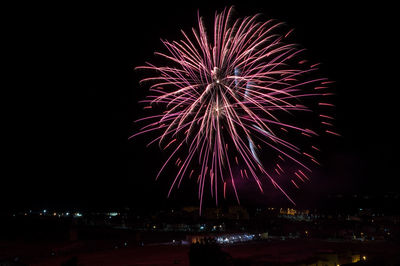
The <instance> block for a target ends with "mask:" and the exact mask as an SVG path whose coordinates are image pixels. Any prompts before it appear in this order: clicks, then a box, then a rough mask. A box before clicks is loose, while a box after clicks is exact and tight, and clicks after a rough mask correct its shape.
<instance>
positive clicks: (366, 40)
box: [0, 0, 400, 210]
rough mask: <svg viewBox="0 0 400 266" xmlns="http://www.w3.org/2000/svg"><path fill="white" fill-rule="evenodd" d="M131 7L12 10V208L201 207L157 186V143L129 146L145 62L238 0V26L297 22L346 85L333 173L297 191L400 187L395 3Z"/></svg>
mask: <svg viewBox="0 0 400 266" xmlns="http://www.w3.org/2000/svg"><path fill="white" fill-rule="evenodd" d="M131 2H132V4H130V5H118V4H95V5H89V4H86V5H68V4H65V5H63V4H56V5H40V6H37V5H29V6H13V7H7V8H4V9H3V12H4V13H6V14H7V15H8V16H7V18H6V23H5V24H4V25H5V28H6V30H5V32H3V38H2V39H3V42H6V48H3V56H5V60H3V67H5V73H4V72H3V74H5V77H6V80H7V84H6V85H3V87H2V92H3V97H2V103H3V104H2V105H3V107H5V108H3V112H2V117H3V123H2V125H3V126H2V132H3V134H4V133H5V136H4V137H3V138H2V147H4V148H3V149H2V154H3V159H2V165H3V167H2V175H1V178H0V188H1V193H0V210H8V209H13V208H42V207H45V208H52V207H54V208H102V207H115V206H116V207H121V206H130V207H132V208H146V207H150V208H157V207H158V206H165V205H168V204H174V202H175V203H176V202H180V203H182V202H183V201H184V203H185V204H186V203H187V204H195V205H197V204H198V203H197V201H196V200H195V194H196V190H190V189H187V190H181V191H178V193H174V194H173V199H171V200H168V201H167V200H165V199H166V194H167V192H168V186H169V182H170V181H171V179H172V177H173V176H172V174H171V175H170V176H169V175H164V176H162V178H161V180H159V181H157V182H155V181H154V179H155V176H156V174H157V172H158V169H159V168H160V167H161V166H162V161H163V160H164V159H165V158H166V154H162V153H160V152H159V150H158V147H157V146H154V147H152V148H146V147H145V145H146V143H147V142H146V137H141V138H137V139H135V140H128V137H129V136H130V135H132V134H133V133H134V132H135V130H136V129H137V127H136V126H135V125H134V123H133V121H134V120H135V119H138V118H140V117H141V116H142V115H143V114H144V112H143V111H142V109H141V107H142V106H141V105H139V104H138V103H137V102H138V101H139V100H141V99H143V97H144V96H145V94H146V87H142V86H139V84H138V81H139V79H140V77H142V74H141V73H138V72H136V71H134V67H135V66H138V65H142V64H144V62H145V61H151V60H152V59H154V55H153V52H154V51H155V50H160V49H161V48H162V46H161V42H160V38H165V39H168V40H174V39H177V38H178V37H180V29H183V30H186V31H190V29H191V27H192V26H195V25H196V14H197V9H200V13H201V14H202V15H203V16H204V17H205V18H206V19H209V20H208V21H212V19H213V16H214V11H215V10H221V9H222V8H223V7H224V6H229V5H231V4H234V5H235V6H236V11H237V13H236V14H237V15H238V16H240V17H242V16H246V15H253V14H255V13H258V12H261V13H263V14H264V18H266V19H268V18H275V19H278V20H280V21H285V22H287V24H288V25H289V26H290V27H292V28H295V32H294V39H295V40H296V41H297V43H300V44H301V45H302V46H304V47H305V48H307V49H308V55H309V57H310V58H311V59H312V60H315V61H320V62H321V63H322V69H321V72H322V73H323V74H324V75H325V76H326V77H328V78H329V79H331V80H335V81H336V83H335V85H334V87H333V88H334V90H335V92H336V96H335V98H334V100H335V103H336V105H337V109H336V110H337V111H336V118H337V130H338V132H340V133H341V134H342V137H340V138H330V139H329V140H326V141H324V143H322V145H321V146H322V149H323V156H322V158H321V162H322V167H321V168H320V169H317V170H316V174H315V177H313V180H312V182H311V183H310V184H309V185H308V186H307V187H305V188H304V189H303V190H302V191H300V192H298V193H297V195H295V196H296V197H297V198H298V199H299V200H300V201H301V200H302V199H307V198H308V199H313V200H315V199H316V200H318V198H319V197H322V196H323V195H326V194H329V193H383V192H389V191H393V192H399V191H400V189H399V187H398V186H397V185H396V184H397V182H398V181H397V179H398V176H399V175H398V170H397V168H398V165H399V163H398V156H397V150H395V149H396V148H395V146H396V144H398V131H397V129H395V127H396V124H397V123H398V121H399V119H398V113H399V112H398V110H397V108H398V107H397V106H398V102H399V101H398V99H397V96H396V93H397V90H398V82H397V81H398V78H397V77H398V73H397V70H398V62H399V60H398V43H397V41H395V38H396V35H397V33H398V15H397V14H395V11H396V8H394V7H393V6H390V5H385V4H384V2H383V1H377V2H376V3H370V2H371V1H364V2H363V3H362V4H359V5H351V6H349V5H348V4H344V2H342V3H340V2H337V1H328V2H327V1H319V3H318V4H317V3H312V2H309V1H292V2H290V1H249V0H246V1H242V2H240V1H235V2H232V1H226V2H217V1H215V3H214V4H211V3H208V4H205V3H203V2H201V1H199V2H197V3H196V2H195V1H187V2H186V3H177V2H173V1H164V3H163V4H160V3H157V2H154V1H141V2H143V3H141V4H140V5H139V4H135V3H134V2H133V1H131ZM294 2H296V3H297V4H295V3H294ZM300 2H303V3H300ZM367 2H368V3H367ZM266 186H269V184H266ZM192 194H194V195H192ZM276 196H277V197H278V198H279V199H280V200H282V201H285V199H284V198H283V197H282V196H281V195H276ZM244 198H246V195H244ZM295 199H296V198H295ZM268 200H269V199H268V197H266V196H265V195H264V196H262V197H260V198H258V200H256V201H257V202H258V204H269V203H270V202H269V201H268ZM249 202H251V199H249ZM207 204H208V206H214V203H212V202H211V203H207Z"/></svg>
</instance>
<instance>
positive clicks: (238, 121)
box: [132, 8, 339, 213]
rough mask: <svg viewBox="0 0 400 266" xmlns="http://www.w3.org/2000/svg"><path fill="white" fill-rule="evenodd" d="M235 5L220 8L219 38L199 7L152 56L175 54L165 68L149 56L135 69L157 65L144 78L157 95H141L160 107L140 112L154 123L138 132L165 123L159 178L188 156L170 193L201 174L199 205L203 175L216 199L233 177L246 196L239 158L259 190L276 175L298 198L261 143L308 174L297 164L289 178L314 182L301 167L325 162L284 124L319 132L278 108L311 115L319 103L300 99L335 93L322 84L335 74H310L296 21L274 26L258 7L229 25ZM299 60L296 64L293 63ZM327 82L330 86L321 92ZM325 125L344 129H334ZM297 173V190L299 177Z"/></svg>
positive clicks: (294, 129)
mask: <svg viewBox="0 0 400 266" xmlns="http://www.w3.org/2000/svg"><path fill="white" fill-rule="evenodd" d="M232 12H233V9H232V8H229V9H225V10H224V11H222V12H221V13H219V14H218V13H216V15H215V18H214V31H213V34H212V36H213V39H212V40H210V39H209V36H208V34H207V31H206V27H205V25H204V22H203V19H202V18H201V17H200V15H198V30H195V29H194V28H193V29H192V35H193V37H192V38H191V37H190V35H188V34H186V33H185V32H184V31H182V34H183V39H181V40H179V41H172V42H170V41H166V40H162V43H163V44H164V46H165V48H166V50H167V51H166V52H165V53H162V52H156V53H155V54H156V55H158V56H161V57H162V58H163V60H165V61H167V62H168V63H167V64H166V65H165V66H155V65H153V64H150V63H147V65H146V66H140V67H137V68H136V69H141V70H146V71H152V72H153V73H154V75H153V76H150V77H147V78H144V79H142V80H141V83H149V84H151V85H150V87H149V91H150V92H151V95H149V96H147V98H146V99H145V100H144V101H142V103H144V104H147V106H146V107H145V108H146V109H149V110H154V109H155V110H156V111H157V110H158V111H159V110H161V111H160V112H161V114H160V113H158V114H156V115H150V116H148V117H145V118H142V119H139V120H137V122H143V121H150V122H148V124H147V125H146V126H144V127H142V128H141V130H140V131H139V132H138V133H136V134H134V135H133V136H132V137H134V136H137V135H140V134H143V133H147V132H153V131H159V132H160V135H159V136H158V137H156V138H155V139H153V140H152V141H151V142H150V143H149V144H148V145H150V144H152V143H155V142H158V143H159V146H160V148H161V149H163V150H167V149H169V150H171V149H172V152H171V154H170V156H169V157H168V159H167V160H166V162H165V163H164V164H163V166H162V168H161V170H160V172H159V173H158V175H157V178H158V177H159V176H160V174H161V172H162V171H163V170H164V169H165V167H166V166H167V164H168V163H169V162H170V161H171V160H172V158H174V157H176V156H178V154H180V155H181V156H182V154H183V155H184V156H185V157H184V159H183V160H181V159H180V157H179V159H178V160H177V161H176V164H177V165H178V168H179V170H178V174H177V175H176V176H175V178H174V180H173V182H172V185H171V187H170V190H169V192H168V196H169V195H170V194H171V192H172V190H173V188H174V187H179V186H180V184H181V182H182V180H183V178H184V176H185V175H186V174H187V172H188V171H189V172H190V177H191V176H192V175H193V173H194V172H198V173H199V175H198V179H197V183H198V198H199V200H200V213H201V205H202V202H203V195H204V190H205V187H206V182H207V183H208V182H209V185H210V189H211V196H212V197H214V198H215V201H216V203H217V204H218V187H219V186H223V189H222V190H223V195H224V198H226V187H227V185H229V184H230V185H231V187H232V189H233V191H234V194H235V197H236V199H237V201H238V202H239V196H238V192H237V185H236V184H237V183H236V181H235V180H236V179H237V178H238V177H236V176H235V174H234V173H235V169H236V168H235V167H236V166H234V164H231V161H232V160H233V159H234V161H235V162H236V165H238V166H239V160H240V162H241V163H240V165H241V167H242V169H243V171H242V170H240V172H241V174H242V176H243V178H249V177H251V178H252V180H254V181H255V182H256V184H257V186H258V187H259V189H260V191H263V188H262V180H269V181H270V182H271V183H272V184H273V186H274V187H275V188H277V189H278V190H280V191H281V192H282V193H283V194H284V195H285V196H286V197H287V198H288V199H289V200H290V201H292V199H291V198H290V197H289V196H288V194H287V193H286V192H285V191H284V190H283V188H281V185H280V184H278V181H277V180H276V178H274V174H275V172H276V173H278V174H279V175H281V174H283V173H285V171H284V170H283V169H282V167H283V166H281V165H278V164H276V165H277V166H278V168H279V170H280V172H279V171H278V169H276V168H275V171H274V168H272V169H271V171H269V170H267V169H265V167H264V165H263V163H262V158H260V157H259V155H260V154H258V153H259V151H261V149H262V147H261V146H260V145H262V144H265V146H266V147H267V149H268V148H269V150H270V151H271V152H276V153H277V157H278V158H279V159H280V160H282V161H284V158H287V159H289V161H292V162H294V163H295V165H298V167H299V168H298V169H297V171H298V172H299V173H300V174H301V175H300V174H298V173H297V171H294V173H293V174H292V177H293V176H296V177H297V178H299V179H300V180H301V181H303V182H304V179H306V180H308V177H307V175H305V174H304V173H303V172H302V171H301V169H303V170H304V171H308V172H311V169H310V167H308V166H307V164H308V163H309V162H310V160H311V161H313V162H316V163H318V162H317V161H316V159H315V157H314V156H313V155H311V154H310V153H311V152H315V151H316V148H315V146H312V147H313V148H312V149H311V151H310V150H309V151H308V152H304V151H300V150H301V148H299V147H298V145H295V144H293V143H291V141H290V140H289V139H284V138H285V137H284V136H281V135H280V134H279V133H278V132H277V130H278V129H279V130H281V131H283V132H286V133H287V132H289V131H290V132H294V133H299V134H300V135H304V136H307V137H312V136H317V135H318V134H317V133H316V132H315V131H313V130H310V129H307V128H303V127H302V126H301V125H298V124H299V123H297V124H293V123H292V122H286V121H285V119H283V117H282V118H281V117H280V116H281V113H282V111H283V112H284V113H287V114H289V116H293V115H294V113H295V112H309V113H313V112H314V110H313V109H312V106H307V105H305V104H304V103H303V100H304V101H305V102H306V100H307V99H309V98H310V97H311V98H312V97H313V98H316V97H320V96H321V97H325V96H328V95H330V93H326V91H324V90H325V89H326V88H328V87H327V86H329V83H330V81H328V80H327V79H325V78H309V76H310V75H312V74H313V73H314V72H315V71H316V70H317V69H318V68H317V67H318V66H319V64H318V63H317V64H313V65H311V66H307V60H303V59H301V58H300V59H299V58H298V57H299V55H300V54H301V53H302V52H303V51H304V49H299V48H297V46H296V45H294V44H290V43H287V42H286V38H287V37H288V36H289V34H290V33H291V32H292V31H293V30H292V29H291V30H289V31H288V32H287V33H283V34H278V33H275V31H277V30H278V29H279V28H280V27H281V26H282V25H283V23H279V22H276V21H274V20H269V21H267V22H264V23H261V22H259V21H258V18H259V15H255V16H250V17H245V18H243V19H237V20H235V21H233V23H231V21H232ZM295 60H297V61H296V62H297V64H296V63H293V62H294V61H295ZM320 90H321V91H323V92H321V93H319V91H320ZM316 105H317V106H318V107H320V108H329V107H331V108H332V107H333V105H332V104H330V103H328V102H327V101H326V100H325V99H324V100H318V101H316ZM326 113H327V112H326ZM319 119H320V120H324V119H325V120H326V119H328V120H329V122H326V121H320V122H321V125H325V126H331V125H332V124H331V122H332V120H333V119H334V118H333V117H332V116H330V115H327V114H325V113H324V114H321V115H319ZM282 120H283V121H282ZM323 132H325V133H328V134H331V135H339V134H338V133H336V132H334V131H332V129H331V128H329V127H328V129H325V130H323ZM171 147H174V148H171ZM228 149H229V153H228ZM318 151H319V149H318ZM238 158H239V160H238ZM301 160H305V161H306V162H307V163H306V162H304V163H303V162H301ZM196 162H198V164H197V163H196ZM189 169H190V170H189ZM292 177H290V178H292ZM290 178H289V179H290ZM290 181H291V183H292V184H293V185H294V186H295V187H296V188H299V184H297V183H296V182H295V181H294V180H293V179H290ZM292 202H293V201H292ZM293 203H294V202H293Z"/></svg>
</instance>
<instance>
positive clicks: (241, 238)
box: [216, 234, 255, 244]
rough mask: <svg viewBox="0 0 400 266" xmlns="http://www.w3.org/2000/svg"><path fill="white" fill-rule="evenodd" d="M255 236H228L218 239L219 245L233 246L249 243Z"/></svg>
mask: <svg viewBox="0 0 400 266" xmlns="http://www.w3.org/2000/svg"><path fill="white" fill-rule="evenodd" d="M254 236H255V235H248V234H241V235H228V236H219V237H217V239H216V240H217V242H218V243H219V244H233V243H239V242H247V241H251V240H253V239H254Z"/></svg>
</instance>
